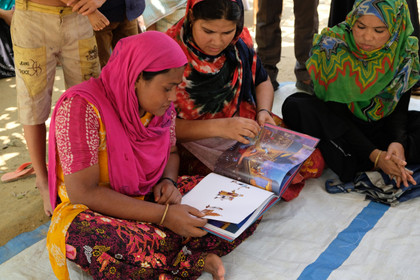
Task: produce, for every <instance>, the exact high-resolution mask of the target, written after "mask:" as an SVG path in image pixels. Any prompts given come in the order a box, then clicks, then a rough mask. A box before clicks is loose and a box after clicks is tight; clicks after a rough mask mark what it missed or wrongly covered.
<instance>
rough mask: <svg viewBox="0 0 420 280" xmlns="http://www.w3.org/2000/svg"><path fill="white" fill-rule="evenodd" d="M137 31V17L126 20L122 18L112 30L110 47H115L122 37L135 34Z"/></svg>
mask: <svg viewBox="0 0 420 280" xmlns="http://www.w3.org/2000/svg"><path fill="white" fill-rule="evenodd" d="M138 33H139V28H138V23H137V19H133V20H128V19H126V18H125V19H124V21H122V22H120V24H119V25H118V26H117V28H115V29H114V31H113V34H114V36H113V38H112V43H111V44H112V49H114V48H115V46H116V45H117V43H118V41H119V40H120V39H122V38H125V37H128V36H132V35H136V34H138Z"/></svg>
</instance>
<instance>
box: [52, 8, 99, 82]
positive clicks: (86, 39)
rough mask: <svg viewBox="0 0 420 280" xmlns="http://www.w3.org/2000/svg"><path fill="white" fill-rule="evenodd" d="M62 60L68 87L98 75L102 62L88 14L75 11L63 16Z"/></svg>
mask: <svg viewBox="0 0 420 280" xmlns="http://www.w3.org/2000/svg"><path fill="white" fill-rule="evenodd" d="M60 30H61V33H60V34H66V35H65V36H64V35H63V37H62V42H65V44H61V46H62V47H61V49H60V57H59V59H60V61H61V64H62V66H63V73H64V81H65V84H66V88H69V87H71V86H74V85H77V84H79V83H81V82H83V81H87V80H89V79H90V78H91V77H94V78H96V77H98V76H99V73H100V63H99V57H98V46H97V44H96V39H95V34H94V32H93V29H92V26H91V25H90V23H89V21H88V19H87V17H86V16H82V15H79V14H77V13H73V14H71V15H68V16H66V17H64V18H63V23H62V26H61V28H60Z"/></svg>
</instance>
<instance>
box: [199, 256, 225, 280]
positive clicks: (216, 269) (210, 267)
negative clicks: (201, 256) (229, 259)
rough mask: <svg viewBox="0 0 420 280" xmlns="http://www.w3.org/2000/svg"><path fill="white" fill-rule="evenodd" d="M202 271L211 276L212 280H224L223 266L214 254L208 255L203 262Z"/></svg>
mask: <svg viewBox="0 0 420 280" xmlns="http://www.w3.org/2000/svg"><path fill="white" fill-rule="evenodd" d="M204 271H205V272H208V273H210V274H211V275H212V276H213V280H224V279H225V266H224V265H223V262H222V259H221V258H220V257H219V256H217V255H216V254H212V253H210V254H208V255H207V257H206V259H205V261H204Z"/></svg>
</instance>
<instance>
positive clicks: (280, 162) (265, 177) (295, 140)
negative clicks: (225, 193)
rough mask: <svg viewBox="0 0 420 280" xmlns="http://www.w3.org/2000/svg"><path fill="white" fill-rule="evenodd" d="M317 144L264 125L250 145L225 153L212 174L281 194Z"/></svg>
mask: <svg viewBox="0 0 420 280" xmlns="http://www.w3.org/2000/svg"><path fill="white" fill-rule="evenodd" d="M317 143H318V139H317V138H314V137H311V136H308V135H305V134H301V133H297V132H295V131H292V130H289V129H285V128H282V127H277V126H273V125H265V126H264V127H263V128H262V129H261V132H260V134H259V135H258V137H257V138H256V139H255V141H253V143H251V144H247V145H245V144H242V143H239V142H238V143H237V144H236V145H234V146H233V147H232V148H230V149H228V150H227V151H225V152H224V153H223V154H222V155H221V156H220V157H219V159H218V161H217V163H216V169H215V172H216V173H218V174H222V175H224V176H227V177H231V178H234V179H236V180H239V181H242V182H245V183H248V184H251V185H254V186H259V187H261V188H264V189H266V190H268V191H272V192H274V193H276V194H281V193H282V191H283V190H284V189H285V188H286V187H287V185H288V183H290V181H291V179H292V177H293V176H294V174H295V173H296V172H297V171H298V167H299V166H300V164H302V163H303V162H304V161H305V160H306V159H307V158H308V157H309V156H310V155H311V154H312V152H313V151H314V149H315V146H316V145H317Z"/></svg>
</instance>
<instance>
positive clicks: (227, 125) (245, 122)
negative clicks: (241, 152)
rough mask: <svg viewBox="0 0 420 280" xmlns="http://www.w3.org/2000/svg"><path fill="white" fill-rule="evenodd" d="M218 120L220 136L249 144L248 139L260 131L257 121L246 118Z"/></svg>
mask: <svg viewBox="0 0 420 280" xmlns="http://www.w3.org/2000/svg"><path fill="white" fill-rule="evenodd" d="M219 120H220V122H221V125H220V126H219V129H220V135H221V137H223V138H227V139H233V140H236V141H239V142H241V143H243V144H249V142H250V141H249V140H248V139H253V138H255V137H256V136H257V135H258V133H259V132H260V126H259V125H258V123H257V122H256V121H254V120H251V119H248V118H242V117H233V118H225V119H219ZM247 138H248V139H247Z"/></svg>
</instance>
